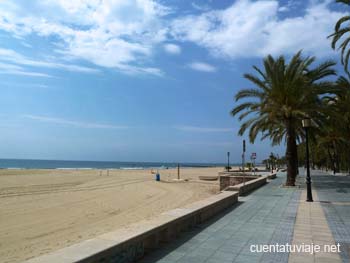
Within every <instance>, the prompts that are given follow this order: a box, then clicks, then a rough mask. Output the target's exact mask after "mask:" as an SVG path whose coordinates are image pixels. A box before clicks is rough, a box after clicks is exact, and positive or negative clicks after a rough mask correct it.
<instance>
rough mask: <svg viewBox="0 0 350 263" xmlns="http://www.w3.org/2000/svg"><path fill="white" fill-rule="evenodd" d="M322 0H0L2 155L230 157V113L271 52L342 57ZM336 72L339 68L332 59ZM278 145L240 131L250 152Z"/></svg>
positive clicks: (260, 153) (335, 9)
mask: <svg viewBox="0 0 350 263" xmlns="http://www.w3.org/2000/svg"><path fill="white" fill-rule="evenodd" d="M348 12H349V10H344V7H343V6H339V4H335V3H334V1H331V0H326V1H321V0H302V1H291V0H284V1H283V0H281V1H275V0H260V1H254V0H236V1H234V0H231V1H228V0H217V1H215V0H211V1H210V0H208V1H204V0H193V1H190V0H167V1H165V0H163V1H160V0H159V1H156V0H75V1H71V0H40V1H39V0H33V1H26V0H14V1H9V0H0V89H1V96H0V105H1V106H0V117H1V122H0V158H28V159H62V160H100V161H104V160H106V161H153V162H158V161H164V162H226V158H227V157H226V154H227V152H228V151H229V152H231V162H235V163H239V162H240V160H241V154H242V140H243V139H247V136H246V134H245V135H244V136H242V137H240V136H238V134H237V131H238V129H239V125H240V122H239V121H238V120H237V118H233V117H232V116H231V115H230V110H231V109H232V108H233V107H234V106H235V105H237V104H236V102H235V100H234V95H235V93H236V92H237V91H238V90H240V89H242V88H249V87H253V86H252V84H251V83H249V82H248V81H247V80H245V79H244V78H243V76H242V75H243V74H244V73H252V72H253V70H252V65H257V66H259V67H261V61H262V59H263V58H264V57H265V56H266V55H268V54H271V55H273V56H278V55H282V54H283V55H285V56H287V57H290V56H291V55H293V54H295V53H296V52H297V51H298V50H300V49H303V53H304V55H313V56H316V57H317V62H319V63H321V62H322V61H324V60H326V59H334V60H336V61H338V62H339V54H338V53H336V52H335V51H333V50H332V49H331V48H330V40H329V39H327V36H328V35H330V34H331V33H332V31H333V27H334V24H335V22H336V21H337V20H338V19H339V18H340V17H342V16H344V15H345V14H348ZM337 69H338V70H339V72H341V67H340V66H337ZM284 151H285V145H284V143H282V144H281V145H280V146H275V147H272V146H271V143H270V141H269V140H264V141H260V139H259V138H258V139H257V140H256V141H255V143H254V144H250V143H248V141H247V158H249V155H250V154H251V153H252V152H256V153H257V159H258V161H259V160H262V159H264V158H266V157H267V156H268V155H269V153H270V152H274V153H276V154H279V155H281V156H282V155H284Z"/></svg>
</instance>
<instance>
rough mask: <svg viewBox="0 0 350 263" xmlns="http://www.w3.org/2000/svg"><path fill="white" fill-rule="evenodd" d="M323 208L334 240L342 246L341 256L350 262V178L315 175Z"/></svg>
mask: <svg viewBox="0 0 350 263" xmlns="http://www.w3.org/2000/svg"><path fill="white" fill-rule="evenodd" d="M312 176H313V187H314V189H316V191H317V194H318V198H319V200H320V203H321V206H322V208H323V211H324V213H325V216H326V218H327V221H328V225H329V228H330V229H331V231H332V234H333V237H334V240H335V242H336V243H339V244H340V245H341V249H340V251H341V253H340V256H341V258H342V260H343V262H344V263H349V262H350V176H341V175H339V176H334V175H329V174H326V173H325V172H317V173H316V174H315V175H313V174H312Z"/></svg>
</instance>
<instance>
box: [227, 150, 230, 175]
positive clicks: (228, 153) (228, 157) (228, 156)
mask: <svg viewBox="0 0 350 263" xmlns="http://www.w3.org/2000/svg"><path fill="white" fill-rule="evenodd" d="M227 171H228V172H229V171H230V152H227Z"/></svg>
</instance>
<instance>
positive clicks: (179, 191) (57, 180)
mask: <svg viewBox="0 0 350 263" xmlns="http://www.w3.org/2000/svg"><path fill="white" fill-rule="evenodd" d="M222 170H223V168H185V169H181V178H182V179H189V181H188V182H174V181H173V179H174V178H176V177H177V170H176V169H169V170H160V175H161V180H162V181H161V182H156V181H155V180H154V177H155V175H154V174H151V172H150V170H109V175H107V171H106V170H104V171H102V175H100V173H101V170H0V261H1V262H3V263H5V262H21V261H23V260H26V259H29V258H32V257H36V256H39V255H42V254H46V253H48V252H51V251H55V250H57V249H60V248H62V247H66V246H69V245H72V244H74V243H78V242H80V241H82V240H86V239H90V238H92V237H95V236H97V235H100V234H103V233H106V232H109V231H113V230H116V229H118V228H122V227H123V226H126V225H128V224H130V223H134V222H137V221H140V220H144V219H149V218H152V217H154V216H156V215H157V214H160V213H161V212H164V211H167V210H170V209H173V208H177V207H181V206H184V205H187V204H189V203H191V202H195V201H197V200H200V199H203V198H205V197H208V196H210V195H213V194H216V193H217V192H218V190H219V187H218V182H217V181H215V182H204V181H199V180H198V176H200V175H217V173H218V172H219V171H222Z"/></svg>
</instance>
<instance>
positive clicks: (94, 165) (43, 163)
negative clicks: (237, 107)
mask: <svg viewBox="0 0 350 263" xmlns="http://www.w3.org/2000/svg"><path fill="white" fill-rule="evenodd" d="M180 165H181V167H215V166H224V164H219V163H182V164H180ZM174 167H177V163H163V162H159V163H157V162H101V161H62V160H29V159H0V168H3V169H4V168H5V169H72V168H73V169H144V168H156V169H166V168H174Z"/></svg>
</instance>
